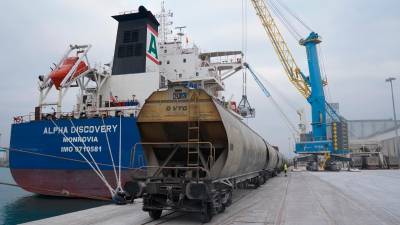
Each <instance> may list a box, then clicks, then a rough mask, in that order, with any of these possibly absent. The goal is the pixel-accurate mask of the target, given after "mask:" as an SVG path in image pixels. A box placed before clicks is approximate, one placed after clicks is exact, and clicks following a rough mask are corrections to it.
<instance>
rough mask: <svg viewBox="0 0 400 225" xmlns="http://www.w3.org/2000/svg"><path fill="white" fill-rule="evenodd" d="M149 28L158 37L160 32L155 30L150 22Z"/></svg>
mask: <svg viewBox="0 0 400 225" xmlns="http://www.w3.org/2000/svg"><path fill="white" fill-rule="evenodd" d="M147 29H149V30H150V31H151V32H152V33H153V34H155V35H156V36H157V37H158V32H157V31H156V30H154V28H153V27H151V26H150V25H149V24H147Z"/></svg>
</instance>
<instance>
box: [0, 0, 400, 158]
mask: <svg viewBox="0 0 400 225" xmlns="http://www.w3.org/2000/svg"><path fill="white" fill-rule="evenodd" d="M281 1H283V2H284V3H285V4H286V5H288V6H289V7H290V8H291V9H292V10H293V11H294V12H295V13H296V14H297V15H299V16H300V17H301V18H302V19H303V20H304V21H305V22H306V23H307V24H308V25H309V26H310V27H311V28H312V29H313V30H315V31H316V32H318V33H319V34H320V35H321V36H322V37H323V43H322V45H321V46H322V50H323V53H324V56H325V57H324V58H325V69H326V71H327V76H328V81H329V92H328V93H327V95H328V97H329V98H328V100H329V101H332V102H340V112H341V114H343V115H344V116H345V117H346V118H347V119H390V118H392V108H391V102H390V91H389V86H388V84H387V83H385V78H387V77H388V76H394V77H397V78H399V79H400V71H399V67H400V54H399V52H400V43H399V40H400V29H399V28H400V12H399V9H400V1H398V0H382V1H376V0H352V1H349V0H336V1H321V0H281ZM166 2H167V7H168V8H170V9H171V10H173V12H174V22H175V24H174V25H175V26H181V25H185V26H187V27H188V28H187V30H186V31H187V33H188V37H189V40H190V41H191V42H192V41H193V42H195V43H196V45H198V46H199V47H200V48H201V49H202V51H222V50H241V49H242V47H241V46H242V44H241V39H242V38H241V36H242V32H241V30H242V29H241V20H242V17H241V14H242V0H218V1H216V0H201V1H194V0H186V1H183V0H170V1H166ZM140 4H143V5H145V6H146V7H147V8H148V9H149V10H151V11H153V12H155V13H157V12H158V11H159V9H160V1H148V0H147V1H143V0H142V1H129V0H113V1H106V0H85V1H82V0H79V1H78V0H68V1H54V0H38V1H22V0H13V1H1V2H0V32H1V35H0V43H1V44H0V45H1V52H0V62H1V70H0V73H1V75H0V76H1V78H2V79H1V82H0V93H1V98H0V107H1V111H0V132H1V133H2V134H3V137H2V140H1V145H6V146H7V145H8V143H9V133H10V126H11V122H12V118H13V116H16V115H23V114H28V113H29V112H33V110H34V107H35V106H36V105H37V102H38V98H37V96H38V91H37V76H38V75H39V74H46V73H47V72H48V71H49V66H50V65H51V63H53V62H56V61H57V60H59V58H60V56H61V54H62V53H63V52H64V51H65V49H66V47H67V45H68V44H70V43H73V44H84V43H90V44H92V45H93V48H92V51H91V52H90V53H89V56H90V59H91V62H92V63H96V62H97V63H100V62H101V63H106V62H109V61H110V60H111V59H112V57H113V51H114V44H115V43H114V42H115V37H116V29H117V23H116V21H114V20H113V19H112V18H111V17H110V16H112V15H116V14H118V13H120V12H122V11H129V10H134V9H137V7H138V6H139V5H140ZM248 4H249V5H248V7H249V9H248V33H247V35H248V48H247V61H248V62H249V63H250V64H251V65H252V66H253V67H254V68H255V70H256V71H257V72H258V73H259V74H262V76H263V78H264V79H266V80H267V81H268V82H269V83H271V85H269V86H268V88H269V89H270V90H271V92H272V94H273V96H275V98H276V99H277V100H278V101H279V102H280V104H281V105H282V107H283V108H284V110H285V112H286V114H287V115H288V116H289V117H290V119H291V120H292V121H293V123H298V116H297V115H296V112H295V110H294V109H297V108H306V109H307V110H309V109H308V106H307V103H306V101H305V99H303V98H302V96H301V95H299V94H298V93H297V91H296V89H295V88H294V87H293V86H292V85H291V83H290V82H289V81H288V79H287V77H286V75H285V74H284V72H283V69H282V66H281V65H280V63H279V61H278V59H277V57H276V55H275V53H274V51H273V49H272V47H271V44H270V42H269V39H268V38H267V36H266V34H265V32H264V30H263V28H262V26H261V24H260V22H259V21H258V18H257V17H256V16H255V12H254V10H253V9H252V8H251V6H250V3H249V2H248ZM282 30H283V33H284V35H285V38H286V40H287V41H288V43H289V46H290V48H291V49H292V50H293V54H294V56H295V58H296V59H297V62H298V64H299V66H300V67H301V68H302V70H303V71H304V72H307V73H308V71H307V67H306V56H305V50H304V48H303V47H301V46H299V45H298V44H297V42H296V40H295V39H294V38H292V37H291V36H290V35H289V34H288V33H287V32H286V30H284V29H282ZM300 31H301V32H302V35H304V36H305V35H306V34H307V32H306V31H305V30H304V29H300ZM226 85H227V88H228V89H229V93H228V94H227V97H228V98H229V97H230V96H231V95H232V94H234V98H235V99H237V100H240V97H241V79H240V76H237V77H235V78H232V79H231V80H229V81H227V82H226ZM394 87H395V97H396V98H397V99H400V80H399V81H397V82H395V86H394ZM248 95H249V98H250V101H251V104H252V105H253V106H254V107H256V110H257V118H256V119H254V120H249V121H248V123H249V124H250V125H251V126H252V127H253V128H254V129H256V130H257V131H258V132H260V133H261V134H262V135H263V136H264V137H265V138H266V139H267V140H268V141H270V142H271V143H272V144H276V145H279V146H280V148H281V149H282V151H285V152H287V151H289V137H290V136H291V134H290V131H289V129H287V126H286V125H285V122H284V120H283V119H282V117H281V116H280V114H279V113H278V112H277V110H276V109H275V108H274V107H273V105H272V104H271V103H270V102H269V100H268V99H266V98H265V97H264V96H263V95H262V92H261V91H260V90H259V89H258V88H257V86H256V84H255V83H254V82H253V81H249V91H248ZM71 99H72V98H71ZM72 102H73V101H72V100H70V101H69V103H70V104H72ZM288 103H289V104H288ZM397 103H398V102H397ZM399 110H400V108H399ZM308 117H309V115H308ZM292 141H293V140H292ZM291 148H292V147H291Z"/></svg>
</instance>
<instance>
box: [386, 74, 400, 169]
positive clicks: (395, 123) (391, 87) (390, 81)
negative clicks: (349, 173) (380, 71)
mask: <svg viewBox="0 0 400 225" xmlns="http://www.w3.org/2000/svg"><path fill="white" fill-rule="evenodd" d="M395 80H396V78H394V77H389V78H387V79H386V82H389V83H390V89H391V91H392V104H393V119H394V126H395V134H396V139H395V141H394V149H395V151H397V160H398V163H399V169H400V149H398V148H397V141H398V139H399V132H398V131H397V130H398V127H397V118H396V105H395V103H394V94H393V81H395ZM389 157H390V156H389Z"/></svg>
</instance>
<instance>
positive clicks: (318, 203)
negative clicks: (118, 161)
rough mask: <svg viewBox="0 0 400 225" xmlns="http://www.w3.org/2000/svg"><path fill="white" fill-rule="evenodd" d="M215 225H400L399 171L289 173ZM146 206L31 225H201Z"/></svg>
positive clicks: (247, 194) (240, 201)
mask: <svg viewBox="0 0 400 225" xmlns="http://www.w3.org/2000/svg"><path fill="white" fill-rule="evenodd" d="M233 201H234V203H233V204H232V205H231V206H230V207H228V208H227V209H226V210H225V212H224V213H222V214H218V215H216V216H214V217H213V219H212V221H211V222H210V223H208V224H213V225H239V224H251V225H261V224H263V225H270V224H271V225H272V224H276V225H283V224H287V225H314V224H315V225H325V224H326V225H331V224H335V225H336V224H343V225H398V224H400V171H361V172H291V173H289V176H288V177H284V176H282V175H280V176H278V177H275V178H272V179H270V180H268V182H267V183H266V184H265V185H263V186H261V187H260V188H258V189H253V190H237V192H236V193H235V195H234V198H233ZM141 207H142V204H141V202H140V201H137V202H136V203H135V204H132V205H126V206H115V205H107V206H102V207H99V208H93V209H89V210H84V211H80V212H75V213H71V214H66V215H62V216H57V217H53V218H49V219H44V220H39V221H35V222H31V223H27V224H29V225H48V224H49V225H50V224H51V225H53V224H57V225H83V224H85V225H86V224H90V225H114V224H115V225H120V224H121V225H125V224H127V225H128V224H129V225H136V224H138V225H140V224H176V225H191V224H201V223H200V218H199V216H198V215H196V214H185V213H173V212H165V213H164V215H166V216H164V217H162V218H161V219H159V220H156V221H153V220H152V219H150V218H149V217H148V214H147V213H145V212H143V211H142V210H141Z"/></svg>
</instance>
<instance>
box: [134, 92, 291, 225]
mask: <svg viewBox="0 0 400 225" xmlns="http://www.w3.org/2000/svg"><path fill="white" fill-rule="evenodd" d="M227 106H228V104H227V103H225V102H222V101H220V100H218V99H216V98H214V97H211V96H210V95H209V94H207V93H206V91H205V90H202V89H194V88H193V89H191V88H187V87H185V86H175V87H171V88H169V89H167V90H162V91H156V92H154V93H153V94H152V95H151V96H150V97H149V98H148V99H147V100H146V103H145V104H144V106H143V108H142V111H141V112H140V114H139V116H138V127H139V130H140V133H141V136H142V141H143V142H142V143H138V145H139V144H141V145H142V146H143V148H144V154H145V158H146V160H147V163H148V166H147V173H148V174H147V179H146V181H143V182H140V181H134V182H132V183H130V185H129V186H130V188H127V189H129V190H128V192H130V193H131V194H133V195H142V196H143V202H144V206H143V210H144V211H148V212H149V215H150V216H151V217H152V218H155V219H157V218H159V217H160V216H161V213H162V210H177V211H185V212H198V213H201V218H202V221H203V222H208V221H209V220H210V219H211V217H212V216H213V215H215V214H216V213H218V212H222V211H224V209H225V207H227V206H229V205H230V204H231V202H232V191H233V189H234V188H235V187H237V186H240V185H242V186H246V185H248V184H251V185H253V186H256V187H258V186H259V185H261V184H263V183H265V181H266V179H268V177H269V176H273V175H275V174H276V173H278V172H279V171H280V170H281V169H282V166H283V163H284V162H285V161H284V157H283V156H282V155H281V154H280V153H279V152H278V151H276V150H275V149H274V148H273V147H272V146H271V145H269V144H268V143H267V142H266V141H265V140H264V139H263V138H262V137H260V136H259V135H258V134H257V133H256V132H255V131H253V130H252V129H251V128H249V127H248V126H247V125H246V124H245V123H243V122H242V121H241V120H242V119H241V117H240V116H239V115H238V114H237V113H235V112H234V111H232V110H231V109H229V108H228V107H227Z"/></svg>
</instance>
